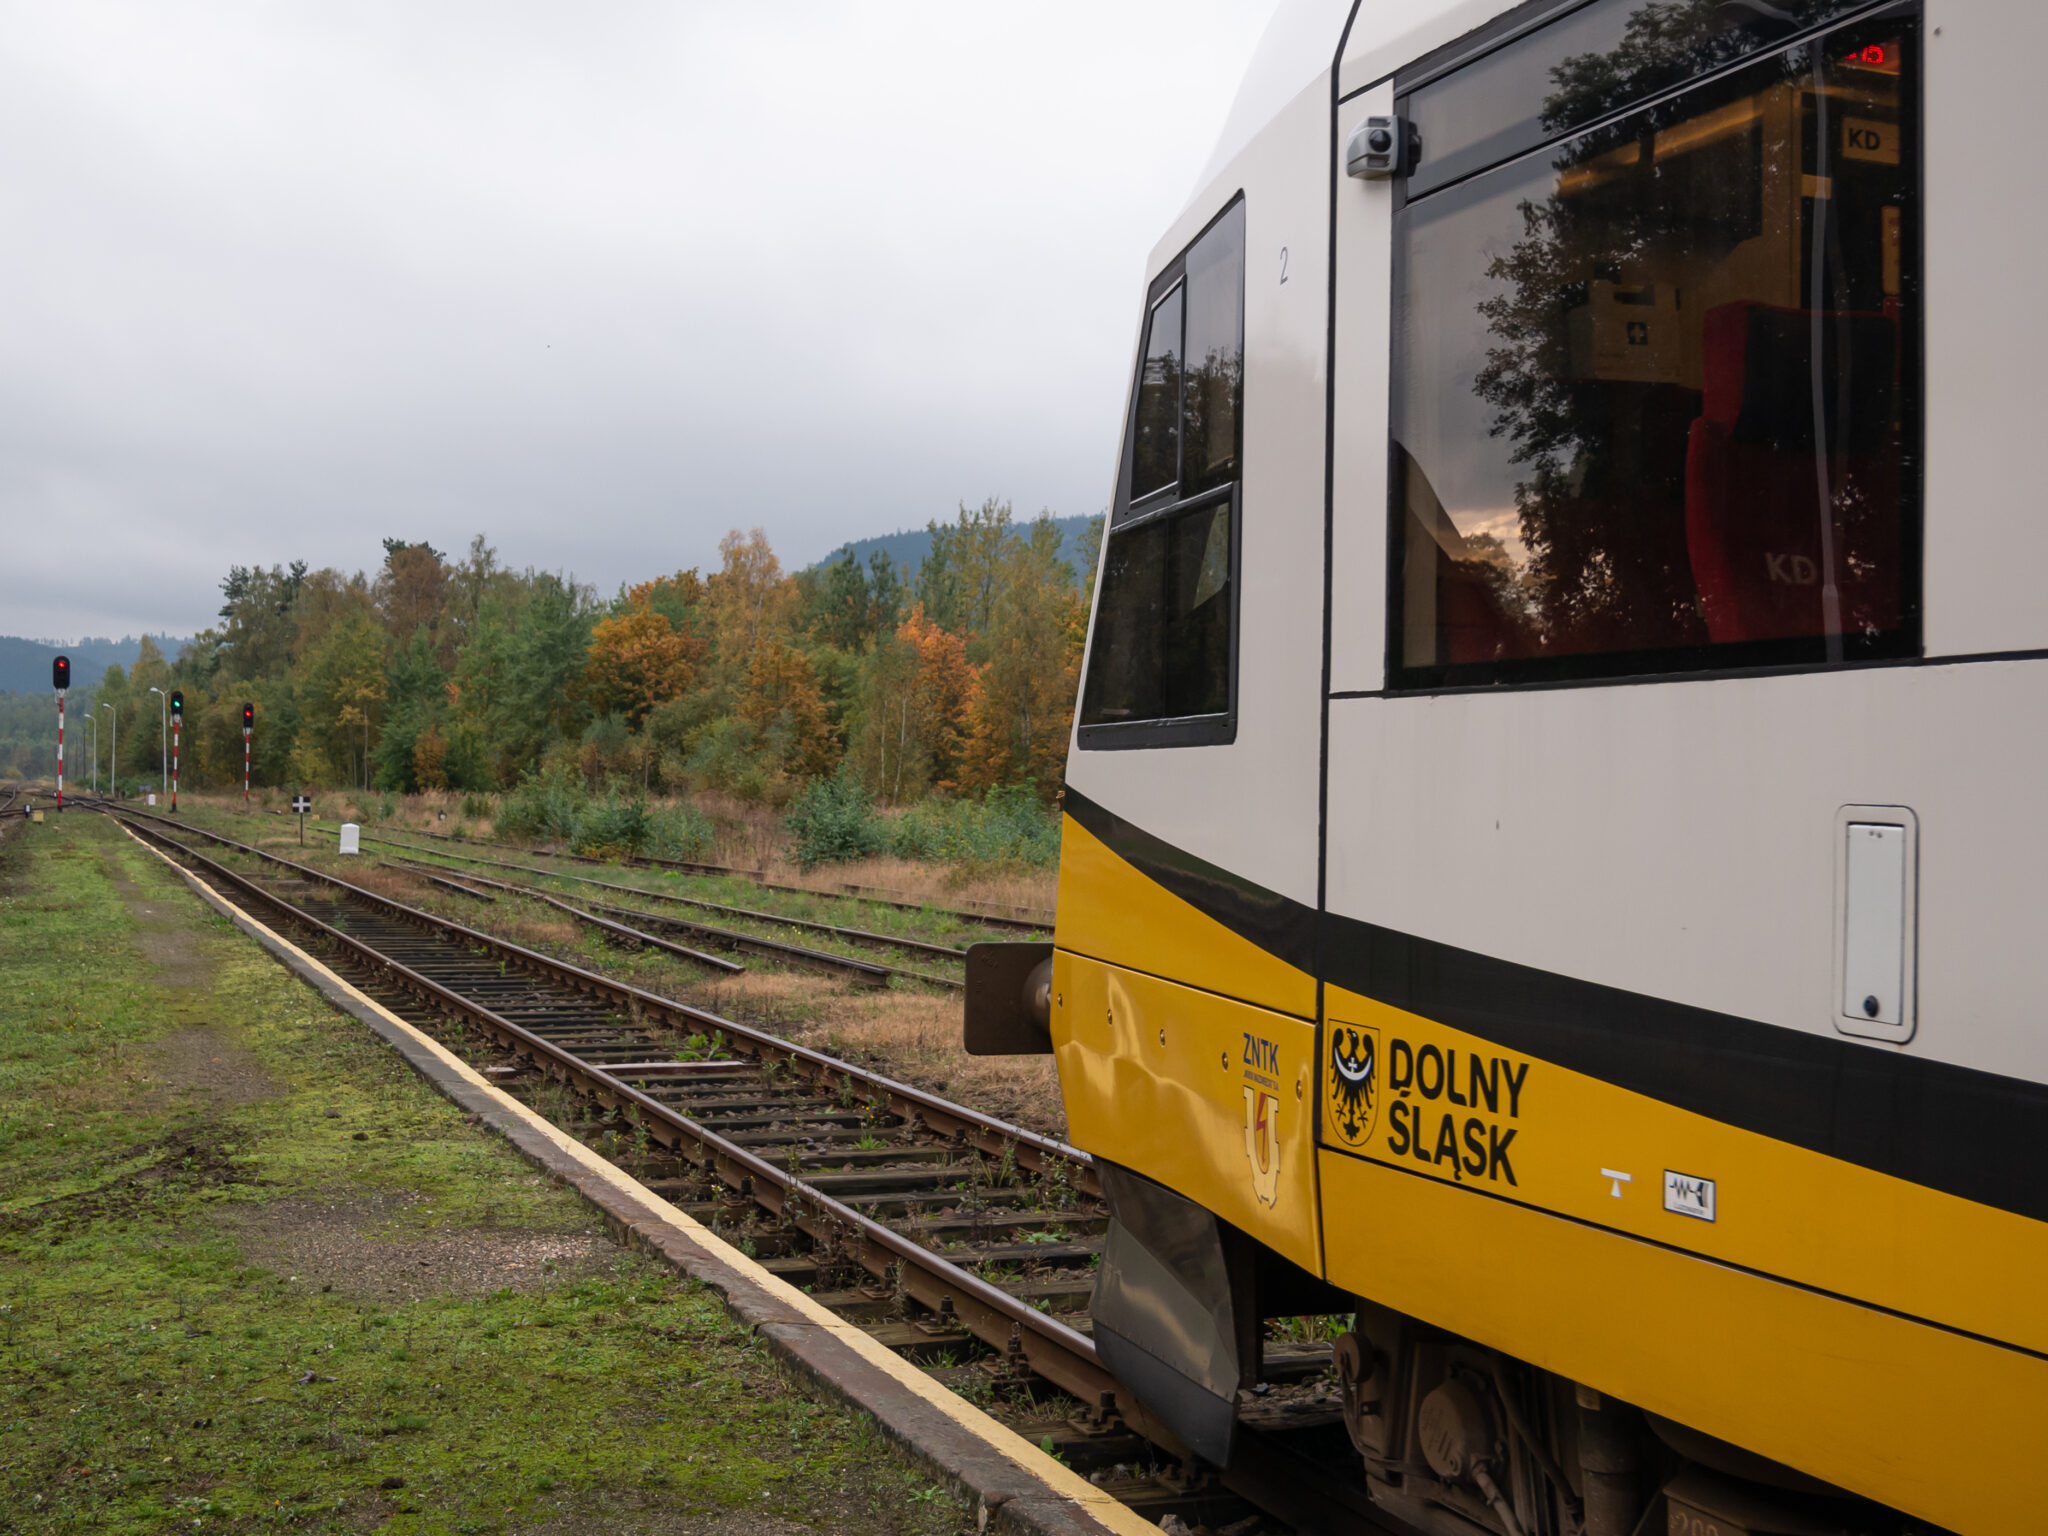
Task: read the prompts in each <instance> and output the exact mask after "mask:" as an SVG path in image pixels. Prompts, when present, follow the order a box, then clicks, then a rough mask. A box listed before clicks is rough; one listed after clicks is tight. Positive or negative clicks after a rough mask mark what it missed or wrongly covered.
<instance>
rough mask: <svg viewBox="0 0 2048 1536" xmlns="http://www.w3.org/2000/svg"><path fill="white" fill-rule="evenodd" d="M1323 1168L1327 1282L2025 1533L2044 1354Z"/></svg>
mask: <svg viewBox="0 0 2048 1536" xmlns="http://www.w3.org/2000/svg"><path fill="white" fill-rule="evenodd" d="M1517 1145H1518V1146H1519V1145H1520V1143H1519V1142H1517ZM1321 1164H1322V1188H1323V1198H1324V1199H1325V1200H1326V1201H1327V1202H1328V1207H1327V1209H1328V1212H1329V1217H1330V1221H1329V1230H1328V1234H1327V1242H1326V1252H1327V1254H1328V1259H1329V1278H1330V1279H1331V1280H1332V1281H1334V1282H1335V1283H1336V1284H1338V1285H1341V1286H1343V1287H1344V1288H1345V1289H1347V1290H1350V1291H1354V1292H1356V1293H1358V1294H1360V1295H1363V1296H1369V1297H1371V1298H1373V1299H1374V1300H1375V1301H1378V1302H1381V1303H1383V1304H1385V1305H1387V1306H1391V1307H1395V1308H1398V1309H1400V1310H1402V1311H1404V1312H1408V1313H1411V1314H1413V1315H1414V1316H1416V1317H1420V1318H1423V1319H1425V1320H1427V1321H1429V1322H1431V1323H1434V1324H1436V1325H1437V1326H1439V1327H1443V1328H1448V1329H1451V1330H1454V1331H1456V1332H1458V1333H1462V1334H1464V1335H1466V1336H1468V1337H1470V1338H1473V1339H1476V1340H1478V1341H1479V1342H1480V1343H1482V1344H1487V1345H1490V1346H1492V1347H1494V1348H1496V1349H1501V1350H1505V1351H1507V1352H1508V1353H1510V1354H1513V1355H1518V1356H1520V1357H1521V1358H1523V1359H1525V1360H1528V1361H1530V1362H1531V1363H1532V1364H1535V1365H1539V1366H1542V1367H1544V1368H1545V1369H1547V1370H1552V1371H1556V1372H1558V1373H1559V1374H1561V1375H1564V1376H1567V1377H1570V1378H1572V1379H1574V1380H1578V1381H1583V1382H1586V1383H1587V1384H1588V1385H1591V1386H1593V1387H1596V1388H1599V1389H1600V1390H1602V1391H1606V1392H1611V1393H1612V1394H1614V1395H1615V1396H1616V1397H1619V1398H1622V1399H1624V1400H1626V1401H1628V1402H1632V1403H1635V1404H1637V1405H1639V1406H1641V1407H1644V1408H1647V1409H1650V1410H1651V1411H1652V1412H1655V1413H1661V1414H1664V1415H1666V1416H1668V1417H1670V1418H1673V1419H1677V1420H1679V1421H1681V1422H1683V1423H1686V1424H1689V1425H1691V1426H1693V1427H1694V1428H1696V1429H1701V1430H1705V1431H1706V1432H1707V1433H1709V1434H1713V1435H1719V1436H1721V1437H1722V1438H1723V1439H1727V1440H1732V1441H1734V1442H1736V1443H1737V1444H1739V1445H1743V1446H1747V1447H1749V1448H1750V1449H1752V1450H1755V1451H1758V1452H1761V1453H1762V1454H1764V1455H1767V1456H1772V1457H1775V1458H1777V1459H1779V1460H1782V1461H1786V1462H1790V1463H1791V1464H1792V1465H1794V1466H1796V1467H1799V1468H1801V1469H1802V1470H1804V1471H1806V1472H1809V1473H1812V1474H1813V1475H1815V1476H1818V1477H1823V1478H1826V1479H1828V1480H1830V1481H1832V1482H1835V1483H1838V1484H1840V1485H1841V1486H1843V1487H1845V1488H1849V1489H1853V1490H1854V1491H1856V1492H1858V1493H1861V1494H1864V1495H1866V1496H1867V1497H1870V1498H1874V1499H1877V1500H1879V1501H1881V1502H1883V1503H1886V1504H1890V1505H1893V1506H1895V1507H1897V1508H1900V1509H1903V1510H1905V1511H1907V1512H1908V1513H1911V1514H1915V1515H1919V1516H1921V1517H1923V1518H1926V1519H1930V1520H1933V1521H1936V1522H1938V1523H1940V1524H1942V1525H1945V1526H1948V1527H1949V1528H1951V1529H1954V1530H1957V1531H1961V1532H1965V1533H1969V1536H1975V1533H1985V1536H1990V1533H1993V1532H2010V1531H2020V1530H2031V1529H2034V1528H2036V1526H2037V1524H2038V1516H2039V1498H2038V1495H2037V1493H2036V1492H2035V1491H2034V1489H2033V1488H2032V1481H2033V1469H2034V1468H2036V1467H2037V1466H2039V1465H2040V1462H2041V1457H2042V1453H2043V1451H2044V1449H2048V1362H2044V1361H2042V1360H2041V1359H2039V1358H2037V1357H2035V1356H2032V1355H2028V1354H2024V1353H2021V1352H2020V1351H2017V1350H2012V1349H2006V1348H2001V1347H2000V1346H1998V1345H1995V1344H1989V1343H1984V1342H1981V1341H1978V1340H1975V1339H1970V1338H1967V1337H1964V1336H1963V1335H1961V1334H1958V1333H1953V1332H1950V1331H1948V1330H1946V1329H1942V1328H1936V1327H1931V1326H1928V1325H1926V1324H1922V1323H1915V1322H1912V1321H1909V1320H1907V1319H1904V1318H1900V1317H1897V1316H1894V1315H1892V1314H1889V1313H1885V1312H1880V1311H1877V1310H1875V1309H1873V1308H1870V1307H1863V1306H1857V1305H1855V1304H1854V1303H1852V1302H1846V1301H1841V1300H1838V1299H1835V1298H1833V1297H1829V1296H1825V1295H1822V1294H1820V1293H1818V1292H1815V1291H1812V1290H1807V1289H1805V1288H1803V1287H1800V1286H1795V1285H1788V1284H1785V1283H1783V1282H1781V1281H1776V1280H1771V1279H1768V1278H1765V1277H1763V1276H1759V1275H1753V1274H1748V1273H1745V1272H1744V1271H1742V1270H1739V1269H1734V1268H1731V1267H1729V1266H1728V1265H1725V1264H1717V1263H1713V1262H1711V1261H1709V1260H1706V1259H1701V1258H1696V1257H1694V1256H1692V1255H1689V1254H1685V1253H1680V1252H1676V1251H1674V1250H1672V1249H1669V1248H1663V1247H1658V1246H1655V1245H1653V1244H1650V1243H1646V1242H1642V1241H1639V1240H1637V1239H1634V1238H1631V1237H1626V1236H1622V1235H1620V1234H1618V1233H1614V1232H1608V1231H1603V1230H1601V1229H1600V1228H1598V1227H1594V1226H1590V1225H1588V1224H1586V1223H1584V1222H1580V1221H1573V1220H1570V1219H1567V1218H1564V1217H1560V1216H1553V1215H1549V1214H1547V1213H1545V1212H1542V1211H1537V1210H1531V1209H1529V1208H1527V1207H1525V1206H1522V1205H1517V1204H1513V1203H1510V1202H1509V1201H1507V1200H1501V1199H1490V1198H1487V1197H1485V1196H1483V1195H1476V1194H1474V1193H1473V1192H1471V1191H1470V1190H1467V1189H1464V1188H1460V1187H1459V1186H1457V1185H1456V1184H1453V1183H1451V1182H1449V1181H1447V1180H1446V1181H1439V1180H1437V1179H1434V1178H1431V1177H1429V1176H1428V1175H1426V1174H1423V1173H1420V1172H1409V1171H1407V1170H1405V1169H1402V1168H1398V1167H1392V1166H1385V1165H1382V1164H1379V1163H1376V1162H1370V1161H1367V1160H1364V1159H1362V1158H1357V1157H1350V1156H1345V1155H1342V1154H1339V1153H1334V1152H1324V1153H1322V1154H1321Z"/></svg>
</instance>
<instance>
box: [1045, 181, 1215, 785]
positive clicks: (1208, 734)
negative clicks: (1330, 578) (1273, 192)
mask: <svg viewBox="0 0 2048 1536" xmlns="http://www.w3.org/2000/svg"><path fill="white" fill-rule="evenodd" d="M1132 396H1133V399H1132V407H1131V416H1130V420H1129V423H1128V425H1127V428H1126V431H1125V434H1124V436H1125V443H1126V447H1125V452H1124V464H1123V469H1122V473H1121V475H1120V476H1119V481H1118V486H1117V497H1116V502H1115V504H1114V506H1113V507H1112V509H1111V515H1110V528H1109V536H1108V544H1107V547H1106V549H1105V550H1104V553H1103V560H1102V574H1101V577H1100V581H1099V591H1098V594H1097V597H1096V604H1095V629H1094V634H1093V636H1092V638H1091V642H1090V650H1089V662H1088V676H1087V681H1086V684H1085V686H1084V687H1083V689H1082V695H1081V720H1080V730H1079V742H1080V745H1081V747H1082V748H1084V749H1090V750H1095V749H1102V748H1120V747H1151V746H1195V745H1205V744H1206V745H1215V744H1218V743H1222V742H1228V741H1231V740H1234V739H1235V737H1236V734H1237V562H1238V524H1239V511H1238V503H1239V495H1238V467H1239V461H1240V459H1241V457H1242V453H1243V437H1244V433H1243V420H1242V418H1243V406H1244V201H1243V199H1242V198H1239V199H1238V200H1237V201H1235V202H1233V203H1232V204H1231V206H1230V207H1229V208H1228V209H1226V210H1225V211H1224V212H1223V213H1222V214H1221V215H1219V216H1218V218H1217V219H1216V220H1215V222H1214V223H1212V224H1211V225H1210V226H1209V227H1208V229H1206V230H1204V231H1203V232H1202V234H1201V235H1200V236H1199V237H1198V238H1197V239H1196V240H1195V241H1194V243H1193V244H1192V245H1190V246H1189V247H1188V249H1187V251H1186V252H1185V253H1184V254H1183V255H1182V256H1181V258H1180V259H1179V260H1177V261H1175V262H1174V263H1173V264H1172V265H1171V266H1170V267H1168V268H1167V269H1166V271H1165V272H1163V273H1161V274H1160V276H1159V278H1158V280H1157V281H1156V282H1154V283H1153V285H1152V291H1151V293H1150V295H1149V296H1148V301H1147V305H1146V328H1145V338H1144V342H1143V345H1142V346H1141V347H1140V348H1139V361H1138V377H1137V381H1136V385H1135V387H1134V389H1133V390H1132Z"/></svg>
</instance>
